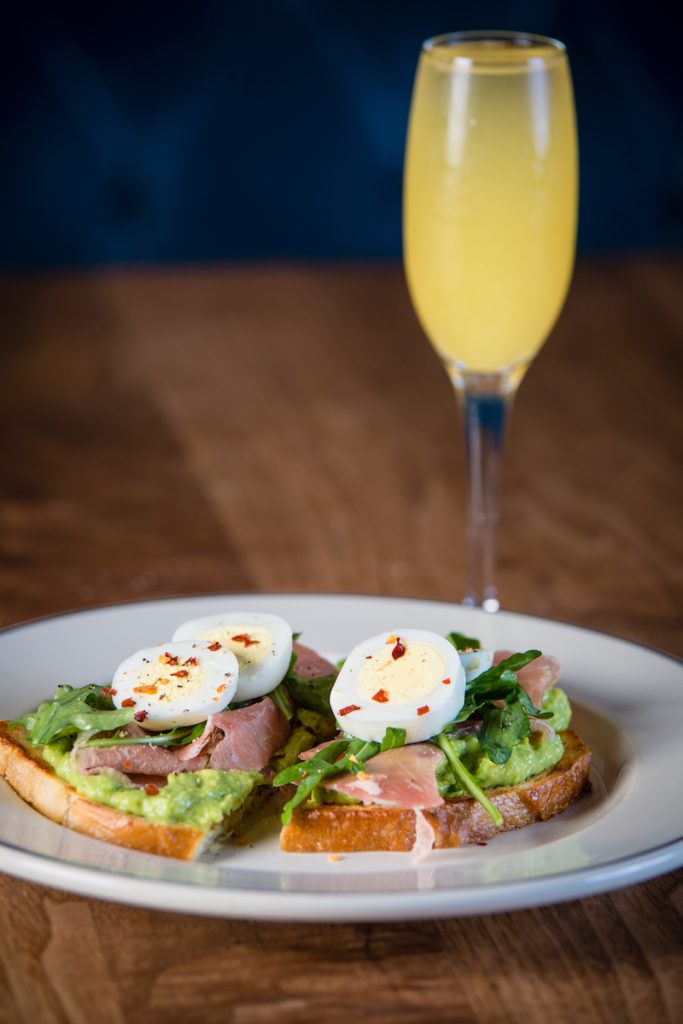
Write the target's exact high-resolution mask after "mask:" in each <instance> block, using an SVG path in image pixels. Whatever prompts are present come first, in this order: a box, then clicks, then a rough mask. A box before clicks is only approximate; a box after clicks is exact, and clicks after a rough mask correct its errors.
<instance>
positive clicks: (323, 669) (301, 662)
mask: <svg viewBox="0 0 683 1024" xmlns="http://www.w3.org/2000/svg"><path fill="white" fill-rule="evenodd" d="M292 649H293V651H294V653H295V654H296V662H295V663H294V672H295V673H296V675H297V676H298V677H299V679H319V678H320V677H321V676H336V674H337V669H336V667H335V666H334V665H333V664H332V662H331V661H328V660H327V658H323V657H321V656H320V655H319V654H317V653H316V651H313V650H311V648H310V647H304V645H303V644H300V643H295V644H294V645H293V648H292Z"/></svg>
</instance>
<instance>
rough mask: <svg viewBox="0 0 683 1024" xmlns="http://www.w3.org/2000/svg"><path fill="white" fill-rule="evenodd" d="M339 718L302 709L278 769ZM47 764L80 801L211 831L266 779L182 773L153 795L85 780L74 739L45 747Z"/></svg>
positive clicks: (327, 734) (104, 778) (119, 782)
mask: <svg viewBox="0 0 683 1024" xmlns="http://www.w3.org/2000/svg"><path fill="white" fill-rule="evenodd" d="M334 731H335V726H334V719H333V718H332V717H331V716H329V715H321V714H318V713H317V712H315V711H308V710H306V709H305V708H297V710H296V712H295V716H294V721H293V723H292V732H291V734H290V736H289V739H288V740H287V743H286V744H285V746H284V748H283V750H282V751H280V752H279V753H278V755H277V757H276V758H274V759H273V765H274V767H275V769H276V770H278V771H279V770H281V769H282V768H284V767H287V765H290V764H294V762H295V761H296V760H297V758H298V756H299V754H300V753H301V751H302V750H305V749H306V747H309V746H311V744H312V743H315V742H317V741H319V740H323V739H329V738H331V736H332V735H333V734H334ZM40 752H41V755H42V757H43V759H44V760H45V761H47V762H48V764H50V765H51V766H52V768H53V769H54V771H55V773H56V774H57V775H58V776H59V777H60V779H63V780H64V781H65V782H67V783H68V784H69V785H70V786H72V787H73V788H74V789H75V790H76V792H78V793H80V794H81V796H84V797H86V799H88V800H92V801H94V802H95V803H99V804H106V806H107V807H114V808H115V809H116V810H117V811H121V812H122V813H124V814H136V815H138V816H139V817H141V818H146V819H147V821H153V822H157V823H159V824H163V825H175V824H179V825H190V826H192V827H193V828H200V829H202V830H203V831H205V832H209V831H210V830H211V829H212V828H213V827H214V826H215V825H218V824H220V823H223V822H224V821H225V819H226V818H227V817H228V816H229V815H230V814H232V813H233V812H234V811H237V810H239V808H240V807H242V805H243V804H244V803H245V801H246V800H247V798H248V797H249V795H250V794H251V793H252V791H253V790H254V789H255V788H256V787H257V786H260V785H263V784H265V782H266V780H265V779H264V777H263V775H262V774H261V773H260V772H245V771H229V772H224V771H217V770H215V769H213V768H205V769H203V771H199V772H182V773H179V774H177V775H169V776H168V784H167V785H166V786H163V787H161V788H160V789H159V792H158V793H157V794H155V795H153V796H148V794H147V793H146V792H145V789H144V786H142V787H134V786H131V785H128V784H127V783H126V781H125V778H123V777H122V776H120V775H114V774H111V773H109V774H100V775H83V774H81V772H79V771H78V769H77V768H76V767H75V766H74V764H73V762H72V760H71V743H70V741H69V740H64V739H61V740H55V741H54V742H53V743H47V744H44V745H42V746H41V747H40Z"/></svg>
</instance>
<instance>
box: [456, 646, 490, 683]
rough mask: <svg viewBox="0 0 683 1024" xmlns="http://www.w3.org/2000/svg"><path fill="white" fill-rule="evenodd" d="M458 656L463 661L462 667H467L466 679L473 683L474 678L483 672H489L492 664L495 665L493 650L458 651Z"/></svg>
mask: <svg viewBox="0 0 683 1024" xmlns="http://www.w3.org/2000/svg"><path fill="white" fill-rule="evenodd" d="M458 656H459V658H460V661H461V662H462V667H463V668H464V669H465V679H466V681H467V682H468V683H471V682H472V680H473V679H476V678H477V676H480V675H481V674H482V673H483V672H488V670H489V669H490V668H491V665H493V651H487V650H479V649H477V650H472V651H458Z"/></svg>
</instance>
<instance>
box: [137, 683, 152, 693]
mask: <svg viewBox="0 0 683 1024" xmlns="http://www.w3.org/2000/svg"><path fill="white" fill-rule="evenodd" d="M156 692H157V684H156V683H142V684H141V685H140V686H134V687H133V693H156Z"/></svg>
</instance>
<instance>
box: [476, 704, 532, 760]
mask: <svg viewBox="0 0 683 1024" xmlns="http://www.w3.org/2000/svg"><path fill="white" fill-rule="evenodd" d="M481 716H482V719H483V724H482V727H481V729H480V731H479V743H480V746H481V749H482V750H483V751H484V753H485V754H486V756H487V757H488V758H489V760H490V761H493V763H494V764H505V763H506V762H507V761H509V759H510V754H511V753H512V748H513V747H514V746H516V745H517V744H518V743H521V741H522V740H523V739H526V737H527V736H529V735H530V733H531V726H530V724H529V716H528V714H527V713H526V711H525V710H524V707H523V706H522V704H521V702H520V701H517V700H515V701H512V702H511V703H510V704H504V705H503V707H502V708H496V707H493V706H491V705H489V706H488V707H485V708H482V712H481Z"/></svg>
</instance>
